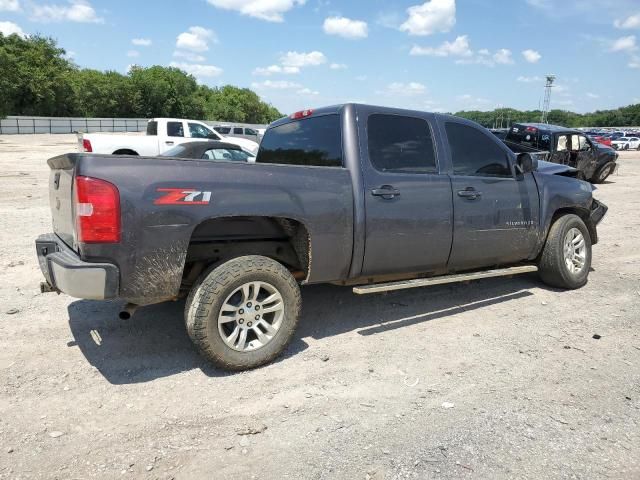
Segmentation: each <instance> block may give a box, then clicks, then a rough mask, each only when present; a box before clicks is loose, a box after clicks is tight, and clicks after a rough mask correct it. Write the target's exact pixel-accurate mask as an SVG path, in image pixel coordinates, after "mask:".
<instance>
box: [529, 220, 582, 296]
mask: <svg viewBox="0 0 640 480" xmlns="http://www.w3.org/2000/svg"><path fill="white" fill-rule="evenodd" d="M590 268H591V237H590V236H589V231H588V230H587V226H586V225H585V224H584V222H583V221H582V219H581V218H580V217H578V216H577V215H571V214H569V215H564V216H562V217H560V218H558V219H557V220H556V221H555V222H554V224H553V225H551V229H550V230H549V235H548V237H547V242H546V243H545V246H544V249H543V251H542V255H541V256H540V261H539V262H538V269H539V273H540V278H542V281H543V282H544V283H546V284H547V285H551V286H552V287H558V288H567V289H575V288H580V287H582V286H583V285H585V284H586V283H587V278H588V276H589V269H590Z"/></svg>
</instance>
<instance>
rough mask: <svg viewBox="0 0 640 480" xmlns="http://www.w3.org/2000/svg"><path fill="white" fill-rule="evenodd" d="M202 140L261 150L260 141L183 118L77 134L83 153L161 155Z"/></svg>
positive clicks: (150, 121) (160, 119)
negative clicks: (134, 129) (138, 131)
mask: <svg viewBox="0 0 640 480" xmlns="http://www.w3.org/2000/svg"><path fill="white" fill-rule="evenodd" d="M202 139H212V140H218V141H225V142H227V143H232V144H234V145H238V146H240V147H242V148H244V149H245V150H248V151H249V152H252V153H255V152H257V151H258V143H257V142H254V141H251V140H247V139H245V138H231V137H229V138H227V137H224V136H222V135H220V134H219V133H218V132H215V131H214V130H213V129H212V128H211V127H209V126H208V125H207V124H206V123H204V122H200V121H198V120H185V119H180V118H154V119H151V120H149V122H148V123H147V134H146V135H144V136H142V135H131V134H115V135H114V134H105V133H88V134H87V133H84V134H83V133H81V134H78V149H79V150H80V151H81V152H93V153H107V154H113V155H141V156H146V157H151V156H156V155H160V154H162V153H164V152H166V151H167V150H169V149H171V148H173V147H174V146H176V145H179V144H181V143H186V142H193V141H197V140H202Z"/></svg>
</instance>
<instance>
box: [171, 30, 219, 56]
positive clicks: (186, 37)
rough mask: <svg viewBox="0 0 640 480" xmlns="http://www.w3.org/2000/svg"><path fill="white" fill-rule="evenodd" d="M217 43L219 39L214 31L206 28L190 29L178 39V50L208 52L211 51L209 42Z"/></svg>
mask: <svg viewBox="0 0 640 480" xmlns="http://www.w3.org/2000/svg"><path fill="white" fill-rule="evenodd" d="M210 41H211V42H213V43H217V42H218V38H217V37H216V34H215V32H214V31H213V30H209V29H208V28H204V27H189V30H188V31H186V32H182V33H181V34H180V35H178V38H177V39H176V48H181V49H183V50H191V51H192V52H206V51H207V50H209V42H210Z"/></svg>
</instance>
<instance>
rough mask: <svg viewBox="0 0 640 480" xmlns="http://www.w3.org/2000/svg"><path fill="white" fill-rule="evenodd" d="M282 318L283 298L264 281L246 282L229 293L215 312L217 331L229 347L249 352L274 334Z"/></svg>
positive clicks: (256, 348) (264, 343) (259, 346)
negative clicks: (218, 311)
mask: <svg viewBox="0 0 640 480" xmlns="http://www.w3.org/2000/svg"><path fill="white" fill-rule="evenodd" d="M283 320H284V300H283V299H282V295H281V293H280V292H279V291H278V289H277V288H276V287H274V286H273V285H271V284H270V283H267V282H261V281H254V282H247V283H245V284H243V285H241V286H239V287H238V288H236V289H235V290H234V291H233V292H232V293H231V295H229V296H228V297H227V298H226V300H225V301H224V303H223V304H222V307H221V308H220V313H219V315H218V332H219V333H220V337H221V338H222V341H223V342H224V343H225V345H227V346H228V347H229V348H231V349H233V350H235V351H238V352H250V351H254V350H258V349H259V348H262V347H264V346H265V345H267V344H268V343H269V342H271V341H272V340H273V338H274V337H275V336H276V334H277V333H278V331H279V330H280V327H281V326H282V323H283Z"/></svg>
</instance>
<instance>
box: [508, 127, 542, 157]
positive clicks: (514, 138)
mask: <svg viewBox="0 0 640 480" xmlns="http://www.w3.org/2000/svg"><path fill="white" fill-rule="evenodd" d="M505 141H506V143H507V145H508V144H517V145H519V146H521V147H525V148H524V150H525V151H528V150H532V149H533V150H549V148H550V147H551V134H550V133H549V132H545V131H544V130H539V129H538V128H536V127H527V126H525V125H514V126H513V127H511V129H510V130H509V133H508V134H507V137H506V139H505Z"/></svg>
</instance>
